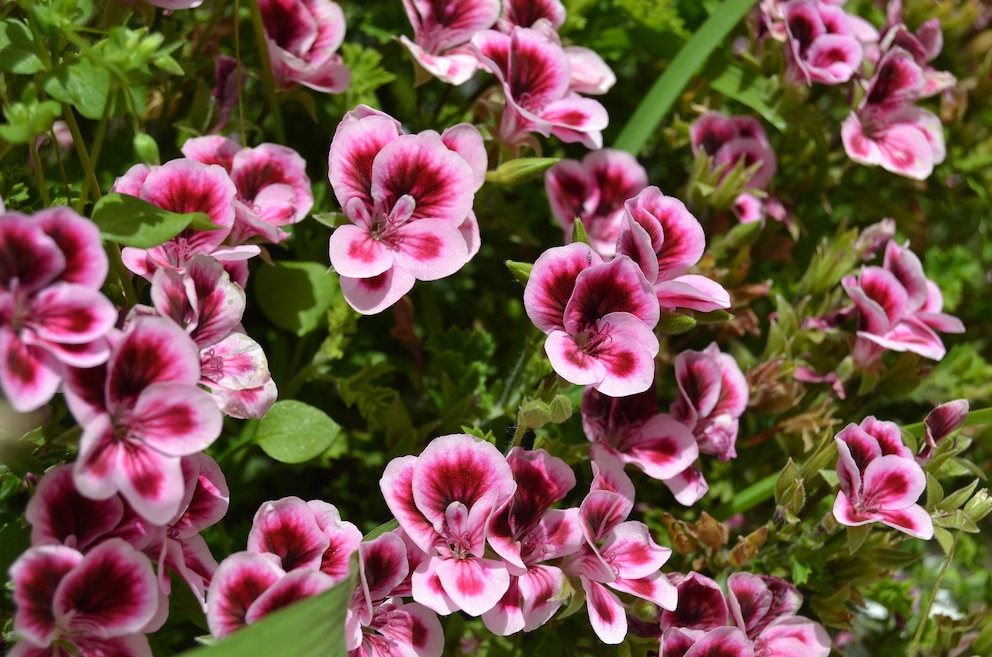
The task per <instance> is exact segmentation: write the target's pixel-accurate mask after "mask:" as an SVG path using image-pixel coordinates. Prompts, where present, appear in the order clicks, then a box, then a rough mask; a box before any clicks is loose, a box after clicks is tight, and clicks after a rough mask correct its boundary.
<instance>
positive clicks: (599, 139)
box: [472, 27, 609, 148]
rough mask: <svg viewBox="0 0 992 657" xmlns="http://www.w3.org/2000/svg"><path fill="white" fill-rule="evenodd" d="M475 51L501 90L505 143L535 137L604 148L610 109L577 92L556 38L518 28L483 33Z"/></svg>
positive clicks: (501, 127)
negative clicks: (537, 135) (505, 32)
mask: <svg viewBox="0 0 992 657" xmlns="http://www.w3.org/2000/svg"><path fill="white" fill-rule="evenodd" d="M472 46H473V47H474V48H475V49H476V51H477V52H478V54H479V56H480V57H481V58H482V61H483V62H484V63H485V65H486V66H487V67H488V69H489V70H490V71H491V72H492V73H493V74H494V75H495V76H496V79H497V80H498V81H499V83H500V85H501V86H502V88H503V96H504V98H505V105H504V107H503V114H502V118H501V120H500V125H499V128H498V139H499V140H500V141H501V142H503V143H504V144H507V145H509V146H517V145H519V144H521V143H522V142H524V141H525V140H526V139H527V138H528V137H529V136H530V134H531V133H532V132H536V133H538V134H540V135H542V136H544V137H548V136H550V135H554V136H556V137H558V138H559V139H560V140H562V141H563V142H566V143H573V142H580V143H582V144H584V145H585V146H587V147H589V148H600V147H601V146H602V145H603V134H602V131H603V130H604V129H605V128H606V126H607V124H608V123H609V116H608V114H607V112H606V109H605V108H604V107H603V106H602V104H600V103H599V102H598V101H595V100H592V99H591V98H585V97H583V96H580V95H579V94H578V93H576V92H575V91H574V89H573V88H572V65H571V63H570V62H569V57H568V55H567V54H566V53H565V51H564V49H562V47H561V44H560V43H558V41H557V39H556V38H553V37H550V36H548V35H547V34H545V33H544V32H543V31H541V30H537V29H533V28H526V27H514V28H513V31H512V32H511V33H510V34H509V35H507V34H503V33H502V32H497V31H495V30H484V31H482V32H479V33H477V34H476V35H475V36H474V37H473V38H472Z"/></svg>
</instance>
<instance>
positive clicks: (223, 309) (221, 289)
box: [131, 255, 276, 419]
mask: <svg viewBox="0 0 992 657" xmlns="http://www.w3.org/2000/svg"><path fill="white" fill-rule="evenodd" d="M151 298H152V304H153V307H148V306H135V307H134V308H133V309H132V311H131V312H132V316H148V315H160V316H162V317H168V318H170V319H172V320H173V321H175V322H176V324H178V325H179V326H181V327H183V328H184V329H185V331H186V333H187V334H188V335H189V336H190V337H191V338H192V339H193V342H194V343H196V346H197V348H198V349H199V353H200V381H199V385H200V387H202V388H203V389H204V390H206V391H207V392H208V393H210V396H211V397H213V399H214V402H215V403H216V404H217V406H218V407H219V408H220V409H221V410H222V411H223V412H224V414H225V415H228V416H230V417H237V418H255V419H259V418H261V417H263V416H264V415H265V413H266V411H268V410H269V408H270V407H271V406H272V404H273V403H275V401H276V385H275V383H274V382H273V381H272V376H271V374H269V365H268V362H267V361H266V358H265V353H264V352H263V351H262V348H261V346H259V344H258V343H257V342H256V341H255V340H254V339H253V338H251V337H250V336H249V335H247V334H246V333H244V332H242V331H240V330H238V329H239V326H240V323H241V316H242V315H243V314H244V311H245V292H244V290H243V289H242V288H241V287H240V286H239V285H238V284H237V283H234V282H232V281H231V279H230V276H229V275H228V273H227V272H226V271H224V268H223V266H221V264H220V262H218V261H217V260H214V259H213V258H211V257H209V256H204V255H195V256H193V258H192V259H191V260H190V262H189V265H188V266H187V267H186V268H185V270H184V271H183V273H181V274H180V273H179V272H178V271H175V270H172V269H159V270H158V271H156V272H155V274H154V276H152V288H151Z"/></svg>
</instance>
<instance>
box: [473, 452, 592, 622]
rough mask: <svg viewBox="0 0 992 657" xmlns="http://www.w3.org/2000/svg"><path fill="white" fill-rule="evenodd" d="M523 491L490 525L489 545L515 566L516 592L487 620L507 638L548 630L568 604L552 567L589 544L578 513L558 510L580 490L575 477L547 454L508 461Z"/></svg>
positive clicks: (561, 578) (488, 614)
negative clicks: (548, 624)
mask: <svg viewBox="0 0 992 657" xmlns="http://www.w3.org/2000/svg"><path fill="white" fill-rule="evenodd" d="M506 461H507V463H509V465H510V469H511V470H512V471H513V478H514V480H515V481H516V482H517V489H516V492H515V493H514V496H513V498H512V499H511V500H510V502H509V503H508V504H507V505H506V506H504V507H503V509H502V510H500V511H498V512H497V513H496V515H494V516H493V518H492V520H491V521H490V523H489V535H488V540H489V545H490V546H491V547H492V548H493V550H494V551H495V552H496V553H497V554H498V555H500V556H501V557H503V558H504V559H506V560H507V561H508V562H509V563H510V564H511V565H513V566H516V567H517V568H522V569H524V571H523V572H522V573H521V574H517V573H516V572H511V575H510V587H509V588H508V589H507V591H506V593H505V594H504V595H503V597H502V598H501V599H500V601H499V602H498V603H497V604H496V606H495V607H493V608H492V609H490V610H489V611H487V612H486V613H484V614H483V615H482V620H483V621H484V622H485V624H486V627H487V628H489V630H490V631H492V632H494V633H496V634H500V635H504V636H505V635H507V634H513V633H515V632H519V631H524V632H529V631H531V630H534V629H537V628H538V627H540V626H541V625H544V623H546V622H547V621H548V620H549V619H550V618H551V617H552V616H553V615H554V614H555V612H556V611H558V609H559V608H560V607H561V606H562V604H564V602H565V598H566V596H565V595H564V592H565V590H566V577H565V574H564V573H563V572H562V571H561V569H560V568H558V567H557V566H556V565H552V564H550V563H547V562H550V561H553V560H555V559H559V558H561V557H564V556H567V555H569V554H574V553H575V552H577V551H578V550H579V548H580V547H581V546H582V544H583V543H584V538H583V535H582V530H581V528H580V527H579V523H578V509H575V508H572V509H552V508H551V506H552V505H553V504H555V503H556V502H558V501H560V500H561V499H562V498H564V497H565V495H566V494H567V493H568V492H569V491H570V490H571V489H572V488H573V487H574V486H575V474H574V473H573V472H572V469H571V468H569V467H568V465H567V464H566V463H565V462H564V461H563V460H561V459H559V458H556V457H553V456H551V455H550V454H548V453H547V452H546V451H544V450H543V449H538V450H533V451H526V450H524V449H523V448H521V447H514V448H513V449H512V450H510V453H509V454H508V455H507V457H506Z"/></svg>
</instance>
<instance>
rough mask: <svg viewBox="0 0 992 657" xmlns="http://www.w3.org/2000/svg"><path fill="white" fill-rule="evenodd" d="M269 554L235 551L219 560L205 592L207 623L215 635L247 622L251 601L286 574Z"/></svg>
mask: <svg viewBox="0 0 992 657" xmlns="http://www.w3.org/2000/svg"><path fill="white" fill-rule="evenodd" d="M276 562H277V559H275V558H272V557H271V555H263V554H256V553H254V552H236V553H235V554H232V555H231V556H229V557H228V558H226V559H224V561H222V562H221V564H220V566H219V567H218V568H217V572H215V573H214V578H213V581H211V583H210V590H209V591H208V593H207V625H208V626H209V627H210V633H211V634H212V635H213V636H214V638H216V639H221V638H223V637H225V636H227V635H228V634H230V633H231V632H233V631H235V630H237V629H240V628H241V627H244V626H245V625H246V619H245V617H246V615H247V613H248V609H249V608H250V607H251V605H252V604H253V603H254V602H255V601H256V600H257V599H258V598H259V597H260V596H261V595H262V594H263V593H264V592H265V591H266V590H267V589H268V588H269V587H271V586H273V585H274V584H275V583H276V582H278V581H279V579H280V578H281V577H282V576H283V575H284V574H285V572H284V571H283V570H282V569H281V568H280V567H279V566H278V565H277V564H276Z"/></svg>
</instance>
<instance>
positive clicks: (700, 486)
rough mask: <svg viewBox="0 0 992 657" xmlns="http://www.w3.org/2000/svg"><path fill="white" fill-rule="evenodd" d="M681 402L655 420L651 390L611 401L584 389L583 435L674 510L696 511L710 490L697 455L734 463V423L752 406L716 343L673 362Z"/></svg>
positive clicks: (741, 381)
mask: <svg viewBox="0 0 992 657" xmlns="http://www.w3.org/2000/svg"><path fill="white" fill-rule="evenodd" d="M675 376H676V380H677V381H678V385H679V395H678V397H677V398H676V400H675V402H674V403H673V404H672V405H671V408H670V409H669V412H668V413H659V412H658V404H657V400H656V398H655V391H654V389H653V388H651V389H648V390H647V391H645V392H643V393H640V394H637V395H631V396H630V397H623V398H620V399H612V398H610V397H607V396H605V395H603V394H601V393H598V392H596V391H595V390H593V389H591V388H589V389H586V392H585V394H584V396H583V398H582V428H583V429H584V430H585V434H586V437H587V438H588V439H589V441H590V442H592V443H593V444H594V445H598V446H600V447H599V451H597V450H593V451H592V452H591V454H592V457H593V459H594V460H595V458H596V456H597V454H603V453H604V452H603V451H602V450H605V451H606V452H608V453H611V454H613V455H615V456H616V457H618V458H620V459H622V460H623V462H624V463H629V464H631V465H634V466H635V467H637V468H638V469H640V470H641V471H643V472H644V473H645V474H646V475H648V476H649V477H652V478H653V479H658V480H660V481H661V482H663V483H664V484H665V485H666V486H667V487H668V488H669V489H670V490H671V491H672V494H673V495H674V496H675V499H676V500H678V502H679V503H681V504H684V505H686V506H691V505H692V504H695V503H696V502H697V501H699V499H701V498H702V497H703V495H705V494H706V491H707V490H708V489H709V487H708V485H707V483H706V479H705V478H704V477H703V474H702V472H700V470H699V469H698V468H697V467H696V465H695V463H696V459H697V458H698V457H699V455H700V454H712V455H715V456H716V457H717V458H719V459H720V460H723V461H726V460H728V459H731V458H734V457H736V455H737V453H736V450H735V449H734V443H735V442H736V440H737V426H738V420H739V418H740V417H741V415H742V414H743V413H744V409H745V407H746V406H747V402H748V399H749V392H748V385H747V381H746V380H745V378H744V374H743V373H742V372H741V370H740V368H739V367H738V365H737V363H736V361H735V360H734V359H733V357H731V356H730V355H728V354H724V353H721V352H720V350H719V349H718V348H717V346H716V344H711V345H710V346H709V347H707V349H706V350H704V351H691V350H690V351H684V352H682V353H681V354H679V355H678V357H677V358H676V360H675Z"/></svg>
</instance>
